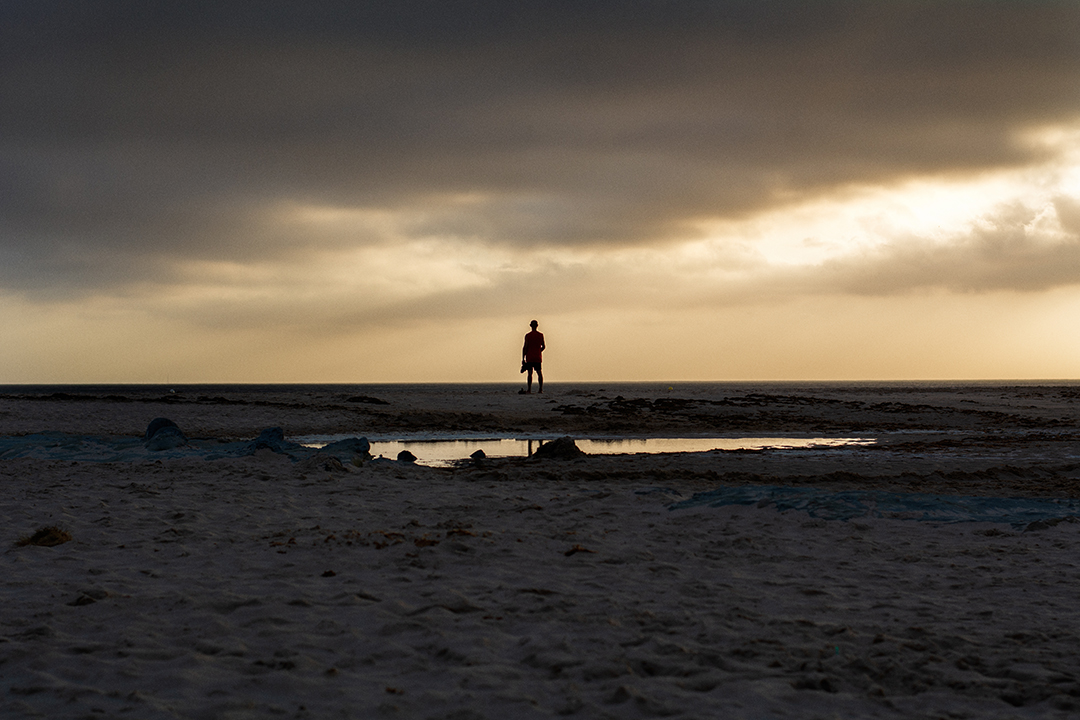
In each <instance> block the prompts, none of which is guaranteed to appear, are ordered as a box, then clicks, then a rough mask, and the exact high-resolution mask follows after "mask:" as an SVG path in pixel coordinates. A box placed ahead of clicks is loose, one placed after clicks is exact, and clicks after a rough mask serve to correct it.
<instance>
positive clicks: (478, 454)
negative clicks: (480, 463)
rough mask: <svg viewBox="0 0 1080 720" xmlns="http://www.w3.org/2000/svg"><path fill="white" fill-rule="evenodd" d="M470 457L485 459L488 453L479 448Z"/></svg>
mask: <svg viewBox="0 0 1080 720" xmlns="http://www.w3.org/2000/svg"><path fill="white" fill-rule="evenodd" d="M469 457H471V458H472V459H473V460H483V459H484V458H486V457H487V453H486V452H484V451H483V450H477V451H476V452H474V453H473V454H472V455H470V456H469Z"/></svg>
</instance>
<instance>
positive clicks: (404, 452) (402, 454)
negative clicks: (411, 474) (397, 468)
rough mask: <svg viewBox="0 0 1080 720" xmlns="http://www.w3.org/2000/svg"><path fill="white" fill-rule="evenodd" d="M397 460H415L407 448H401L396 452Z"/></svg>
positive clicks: (410, 461) (412, 461) (407, 461)
mask: <svg viewBox="0 0 1080 720" xmlns="http://www.w3.org/2000/svg"><path fill="white" fill-rule="evenodd" d="M397 459H398V462H406V463H414V462H416V456H415V455H413V454H412V453H411V452H409V451H408V450H402V451H401V452H399V453H398V454H397Z"/></svg>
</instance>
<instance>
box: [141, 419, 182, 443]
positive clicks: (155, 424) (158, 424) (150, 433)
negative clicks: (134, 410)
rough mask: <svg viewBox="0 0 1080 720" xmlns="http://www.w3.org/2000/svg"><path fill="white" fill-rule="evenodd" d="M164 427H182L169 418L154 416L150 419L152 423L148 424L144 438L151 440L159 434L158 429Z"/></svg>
mask: <svg viewBox="0 0 1080 720" xmlns="http://www.w3.org/2000/svg"><path fill="white" fill-rule="evenodd" d="M162 428H176V429H177V430H179V429H180V428H179V427H177V425H176V423H174V422H173V421H172V420H170V419H169V418H160V417H159V418H154V419H153V420H151V421H150V424H149V425H147V426H146V433H145V434H144V435H143V440H149V439H150V438H152V437H154V435H157V433H158V431H159V430H161V429H162Z"/></svg>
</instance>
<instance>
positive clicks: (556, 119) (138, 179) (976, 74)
mask: <svg viewBox="0 0 1080 720" xmlns="http://www.w3.org/2000/svg"><path fill="white" fill-rule="evenodd" d="M1078 71H1080V6H1077V5H1076V4H1075V3H1071V2H1070V3H1065V2H1061V3H1055V2H1044V3H1008V2H943V3H926V2H890V3H864V2H850V3H832V2H821V3H804V2H721V1H716V2H671V1H660V0H655V1H653V2H644V1H641V2H632V1H627V0H618V1H615V0H612V1H611V2H598V1H594V2H571V1H570V0H567V1H566V2H548V3H535V4H528V5H525V4H518V3H507V2H501V1H500V2H495V1H494V0H493V1H490V2H485V1H483V0H476V1H474V2H469V3H446V2H392V3H385V2H377V3H376V2H372V3H363V2H358V3H348V2H340V3H317V2H316V3H285V2H260V3H244V2H233V3H212V2H202V3H200V2H135V1H132V2H96V3H84V2H48V1H42V2H14V3H4V4H0V243H2V250H0V251H2V252H3V255H4V257H5V258H6V259H8V260H11V262H5V263H4V266H3V268H2V269H0V282H2V283H3V285H5V286H7V287H9V288H10V287H15V286H18V287H21V288H22V289H23V290H25V291H29V290H30V289H31V288H36V289H37V290H38V291H40V292H45V293H51V292H53V291H61V292H68V291H72V290H74V289H76V288H80V287H81V288H86V289H89V288H91V287H95V286H102V285H112V284H116V283H120V282H124V281H126V280H131V279H148V280H156V281H163V282H168V281H170V280H171V279H174V275H173V269H172V268H173V266H172V264H171V261H172V260H173V259H175V258H177V257H188V258H200V259H211V260H213V259H224V260H232V261H250V260H252V259H271V258H277V257H280V256H282V255H283V254H285V253H295V252H296V251H297V248H298V247H304V246H309V245H311V244H319V243H342V242H347V241H348V239H347V238H341V237H335V238H326V237H320V236H317V235H309V234H304V233H302V232H301V231H300V230H296V231H295V234H293V235H290V234H289V233H288V232H285V231H282V230H281V229H280V228H274V227H272V226H270V225H268V224H267V223H268V220H267V215H266V213H267V212H268V211H269V210H272V209H274V208H276V207H277V206H278V204H279V203H283V202H287V203H299V204H304V203H308V204H312V205H327V206H342V207H356V208H372V209H380V210H389V211H395V210H410V211H411V214H410V215H409V217H410V218H412V219H411V220H410V221H409V224H408V225H407V226H405V227H404V231H405V232H406V233H409V234H413V235H415V236H423V235H428V234H430V235H447V234H451V235H456V236H458V237H462V238H477V239H479V240H482V241H484V242H490V243H499V244H508V245H517V246H543V245H548V246H559V245H566V246H580V245H583V244H597V245H631V244H641V243H648V242H654V241H661V242H662V241H665V240H668V239H671V238H679V237H686V236H688V235H691V234H692V233H693V232H694V228H695V223H697V222H699V221H700V220H703V219H709V218H716V217H736V216H739V215H744V214H747V213H751V212H754V211H756V210H760V209H763V208H767V207H770V206H773V205H776V204H781V203H784V202H791V201H793V200H796V199H798V198H800V197H807V196H812V195H814V194H818V193H825V192H828V191H829V190H830V189H832V188H835V187H840V186H845V185H848V184H851V183H862V182H888V181H890V180H892V179H900V178H904V177H907V176H912V175H917V174H925V173H952V172H966V171H975V170H979V169H984V168H996V167H1003V166H1010V165H1018V164H1022V163H1025V162H1031V161H1034V160H1036V159H1038V158H1037V152H1038V151H1037V150H1035V149H1033V148H1030V147H1025V146H1023V145H1021V144H1019V142H1018V140H1017V133H1018V132H1019V131H1022V130H1024V129H1027V128H1031V127H1035V126H1038V125H1041V124H1046V123H1054V122H1065V121H1069V120H1072V119H1074V118H1076V117H1077V115H1078V114H1080V93H1077V92H1076V90H1075V87H1076V86H1075V83H1076V78H1077V77H1078ZM458 195H470V196H474V197H475V198H476V199H475V201H474V202H466V203H453V202H447V198H453V197H455V196H458ZM378 240H379V238H378V237H376V236H360V237H357V238H355V239H354V241H355V242H358V243H364V242H377V241H378Z"/></svg>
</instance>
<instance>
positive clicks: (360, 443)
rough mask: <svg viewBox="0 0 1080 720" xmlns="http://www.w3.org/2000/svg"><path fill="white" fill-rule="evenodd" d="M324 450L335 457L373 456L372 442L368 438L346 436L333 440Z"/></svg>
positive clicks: (365, 457)
mask: <svg viewBox="0 0 1080 720" xmlns="http://www.w3.org/2000/svg"><path fill="white" fill-rule="evenodd" d="M322 452H324V453H327V454H329V455H334V456H335V457H342V456H348V455H359V456H360V457H361V458H364V459H367V458H368V457H370V456H371V443H370V442H368V439H367V438H345V439H344V440H338V441H337V442H332V443H330V444H328V445H327V446H326V447H324V448H323V449H322Z"/></svg>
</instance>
